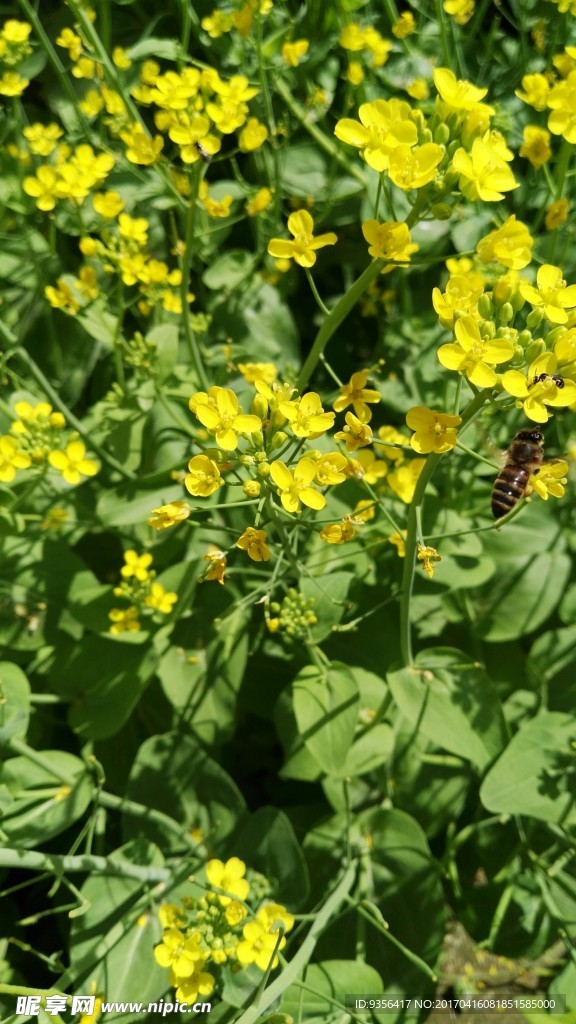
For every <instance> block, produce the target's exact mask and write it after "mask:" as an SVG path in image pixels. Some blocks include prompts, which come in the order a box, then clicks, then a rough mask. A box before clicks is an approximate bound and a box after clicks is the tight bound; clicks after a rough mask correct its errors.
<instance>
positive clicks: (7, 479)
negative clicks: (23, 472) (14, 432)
mask: <svg viewBox="0 0 576 1024" xmlns="http://www.w3.org/2000/svg"><path fill="white" fill-rule="evenodd" d="M31 465H32V460H31V458H30V456H29V455H28V454H27V453H26V452H23V451H20V448H19V445H18V442H17V441H15V440H14V438H13V437H8V435H7V434H5V435H4V436H3V437H0V481H1V482H2V483H3V484H9V483H11V482H12V480H13V479H14V477H15V476H16V473H17V471H18V470H19V469H28V468H29V467H30V466H31Z"/></svg>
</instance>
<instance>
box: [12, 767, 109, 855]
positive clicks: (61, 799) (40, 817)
mask: <svg viewBox="0 0 576 1024" xmlns="http://www.w3.org/2000/svg"><path fill="white" fill-rule="evenodd" d="M42 758H43V760H44V761H45V762H46V764H47V767H46V768H44V767H40V765H38V764H36V762H33V761H30V760H29V759H28V758H27V757H11V758H9V760H8V761H5V762H4V764H3V765H2V766H0V783H2V784H3V785H5V786H7V787H8V789H9V790H10V792H11V793H12V795H13V797H14V802H13V803H12V804H10V806H9V808H8V809H7V810H6V812H5V814H4V816H3V817H2V821H1V828H2V831H3V832H5V833H6V835H7V836H8V840H9V842H10V844H17V845H19V846H23V847H24V848H25V849H26V848H28V847H35V846H39V845H41V844H43V843H45V842H46V841H47V840H48V839H51V838H52V837H53V836H57V835H59V833H60V832H64V831H66V829H67V828H69V827H70V825H72V824H73V823H74V822H75V821H77V820H78V818H80V817H81V816H82V815H83V814H84V811H85V810H86V808H87V807H88V805H89V803H90V800H91V799H92V794H93V790H94V785H93V781H92V779H91V778H90V776H89V775H88V774H87V772H86V766H85V765H84V764H83V762H82V761H81V760H80V758H78V757H74V756H73V754H68V753H66V752H65V751H63V750H43V751H42ZM50 769H53V771H50ZM63 778H65V779H66V780H68V784H66V783H64V782H63V781H62V779H63Z"/></svg>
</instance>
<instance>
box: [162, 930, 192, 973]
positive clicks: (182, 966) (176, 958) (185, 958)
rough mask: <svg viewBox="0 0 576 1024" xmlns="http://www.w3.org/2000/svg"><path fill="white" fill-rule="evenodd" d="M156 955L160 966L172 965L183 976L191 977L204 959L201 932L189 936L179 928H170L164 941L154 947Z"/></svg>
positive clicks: (165, 934)
mask: <svg viewBox="0 0 576 1024" xmlns="http://www.w3.org/2000/svg"><path fill="white" fill-rule="evenodd" d="M154 957H155V959H156V962H157V963H159V964H160V967H171V968H172V969H173V971H174V973H175V974H177V975H178V976H179V977H181V978H188V977H190V975H191V974H193V973H194V971H195V969H196V965H197V963H198V961H199V960H202V959H203V953H202V950H201V948H200V935H199V933H197V932H196V933H194V934H193V935H192V936H190V937H189V938H187V937H186V936H185V935H184V934H183V932H181V931H180V930H179V929H178V928H168V930H167V931H165V932H164V934H163V936H162V942H161V943H160V944H159V945H158V946H155V948H154Z"/></svg>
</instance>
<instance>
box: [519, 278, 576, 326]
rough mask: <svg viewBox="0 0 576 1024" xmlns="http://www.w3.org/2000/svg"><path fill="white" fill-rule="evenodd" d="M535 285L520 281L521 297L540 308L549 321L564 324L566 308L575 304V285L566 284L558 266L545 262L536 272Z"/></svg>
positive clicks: (566, 317) (566, 318) (565, 321)
mask: <svg viewBox="0 0 576 1024" xmlns="http://www.w3.org/2000/svg"><path fill="white" fill-rule="evenodd" d="M536 285H537V287H536V288H534V286H533V285H531V284H528V283H527V282H526V281H521V282H520V285H519V288H520V294H521V296H522V298H523V299H526V301H527V302H529V303H530V305H531V306H533V307H534V308H536V309H542V310H543V312H544V316H545V317H546V319H547V320H549V321H550V323H553V324H565V323H567V321H568V314H567V312H566V310H567V309H573V308H574V306H576V285H574V284H573V285H569V286H567V285H566V281H564V279H563V277H562V271H561V269H560V267H554V266H552V265H551V264H550V263H545V264H544V265H543V266H542V267H540V268H539V270H538V273H537V274H536Z"/></svg>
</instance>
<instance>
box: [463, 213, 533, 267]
mask: <svg viewBox="0 0 576 1024" xmlns="http://www.w3.org/2000/svg"><path fill="white" fill-rule="evenodd" d="M533 246H534V239H533V238H532V235H531V234H530V232H529V230H528V228H527V227H526V225H525V224H523V223H522V221H519V220H516V217H515V216H514V215H512V216H511V217H508V218H507V219H506V220H505V221H504V223H503V224H502V226H501V227H500V228H498V229H497V230H496V231H491V232H490V234H489V235H486V236H485V237H484V238H481V239H480V241H479V242H478V244H477V246H476V252H477V253H478V255H479V257H480V259H481V260H485V261H486V262H487V263H489V262H491V261H495V262H497V263H501V264H502V266H503V267H508V269H509V270H522V269H523V268H524V267H527V266H528V264H529V263H530V260H531V259H532V248H533Z"/></svg>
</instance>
